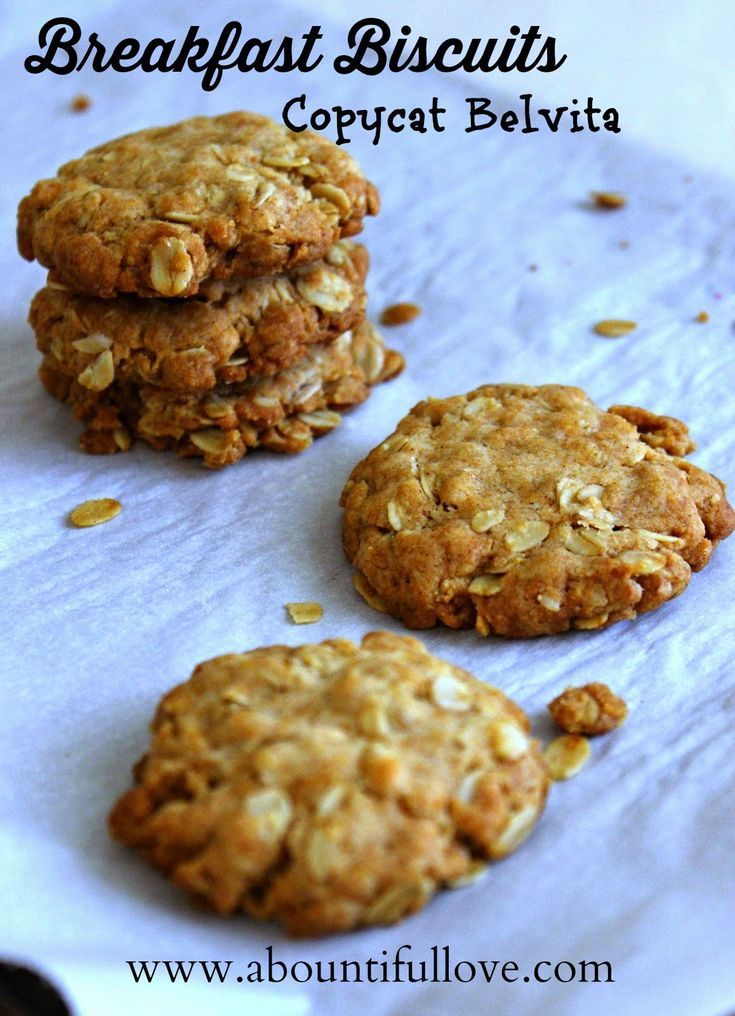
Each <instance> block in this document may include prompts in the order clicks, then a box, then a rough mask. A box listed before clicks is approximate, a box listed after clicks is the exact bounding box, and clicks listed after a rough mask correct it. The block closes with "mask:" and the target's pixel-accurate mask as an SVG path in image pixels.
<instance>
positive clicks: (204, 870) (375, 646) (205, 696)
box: [110, 632, 549, 936]
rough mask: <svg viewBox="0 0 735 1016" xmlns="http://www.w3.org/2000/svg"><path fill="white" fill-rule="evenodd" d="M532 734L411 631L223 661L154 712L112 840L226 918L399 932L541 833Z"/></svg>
mask: <svg viewBox="0 0 735 1016" xmlns="http://www.w3.org/2000/svg"><path fill="white" fill-rule="evenodd" d="M528 732H529V723H528V719H527V717H526V716H525V714H524V713H523V712H522V711H521V710H520V709H519V708H518V707H517V706H516V705H515V704H514V703H512V702H511V701H510V700H509V699H507V698H506V697H505V695H503V693H502V692H500V691H499V690H498V689H496V688H493V687H491V686H490V685H488V684H485V683H484V682H481V681H478V680H476V679H475V678H474V677H472V676H471V675H470V674H468V673H467V672H466V671H463V670H460V669H459V668H457V667H454V666H452V665H451V664H449V663H446V662H445V661H443V660H440V659H438V658H437V657H435V656H431V655H430V654H429V653H428V652H427V651H426V650H425V649H424V647H423V646H422V645H421V643H420V642H418V641H417V640H416V639H413V638H410V637H408V636H400V635H392V634H388V633H385V632H373V633H371V634H369V635H366V636H365V637H364V638H363V640H362V643H361V645H359V646H356V645H354V644H353V643H352V642H349V641H347V640H346V639H333V640H331V641H327V642H322V643H320V644H318V645H306V646H299V647H296V648H290V647H288V646H269V647H266V648H263V649H256V650H253V651H252V652H248V653H243V654H241V655H230V656H221V657H218V658H217V659H214V660H209V661H208V662H207V663H203V664H200V666H198V667H197V668H196V670H195V671H194V673H193V675H192V677H191V678H190V679H189V680H188V681H187V682H186V683H184V684H182V685H179V686H178V687H177V688H175V689H174V690H173V691H171V692H169V694H168V695H166V697H165V698H164V699H163V701H162V702H161V704H160V705H159V707H158V711H157V713H156V716H155V719H154V721H153V725H152V739H151V744H150V748H149V750H148V752H147V754H146V755H145V756H144V757H143V758H142V759H141V760H140V762H139V763H138V765H137V766H136V768H135V770H134V776H135V786H134V787H133V789H131V790H129V791H128V792H127V793H125V794H124V795H123V796H122V797H121V799H120V800H119V801H118V803H117V804H116V805H115V807H114V809H113V811H112V814H111V816H110V830H111V833H112V835H113V837H114V838H115V839H117V840H119V841H120V842H122V843H125V844H128V845H129V846H131V847H135V848H137V849H138V850H139V851H140V853H141V854H142V855H143V857H144V858H146V859H147V860H148V861H149V862H151V863H152V864H153V865H154V866H155V867H156V868H159V869H160V870H161V871H163V872H164V873H165V874H166V875H167V876H168V877H169V878H170V879H171V881H172V882H174V883H175V884H176V885H177V886H180V887H181V888H183V889H186V890H188V891H189V893H191V894H192V895H193V896H194V897H196V898H198V899H200V900H203V901H205V902H206V903H208V904H209V905H211V906H212V907H213V908H214V909H215V910H216V911H217V912H219V913H220V914H232V913H237V912H245V913H247V914H250V915H252V916H254V917H256V918H261V919H268V920H274V919H275V920H278V921H280V922H281V923H282V924H283V925H284V926H285V928H286V930H287V931H288V932H289V933H290V934H292V935H297V936H311V935H323V934H326V933H329V932H341V931H348V930H351V929H353V928H358V927H363V926H366V925H376V924H393V923H395V922H397V921H399V920H401V919H402V918H404V917H406V916H408V915H409V914H411V913H414V912H415V911H417V910H419V909H420V908H421V907H422V906H423V905H424V904H425V903H426V902H427V901H428V900H429V899H430V898H431V896H432V895H433V894H434V893H435V892H436V891H437V890H439V889H442V888H445V887H453V886H456V887H458V886H461V885H466V884H468V883H469V882H470V881H473V880H475V879H476V878H477V877H478V876H479V875H480V874H481V873H483V871H484V868H485V865H486V862H487V861H488V860H492V859H496V858H501V857H504V856H506V855H507V854H509V853H510V852H511V851H513V850H515V849H516V847H518V846H519V845H520V843H521V842H522V841H523V840H524V839H525V838H526V837H527V836H528V835H529V834H530V832H531V831H532V829H533V827H534V825H535V824H536V821H537V819H538V818H539V815H540V814H541V811H542V810H543V806H544V801H545V797H546V793H547V789H548V785H549V784H548V777H547V773H546V767H545V764H544V762H543V759H542V758H541V755H540V752H539V749H538V746H537V744H536V742H534V741H532V740H531V738H530V737H529V734H528Z"/></svg>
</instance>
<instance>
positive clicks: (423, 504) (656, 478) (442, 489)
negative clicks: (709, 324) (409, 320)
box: [341, 384, 735, 638]
mask: <svg viewBox="0 0 735 1016" xmlns="http://www.w3.org/2000/svg"><path fill="white" fill-rule="evenodd" d="M693 448H694V445H693V443H692V442H691V440H690V439H689V434H688V431H687V428H686V427H685V425H684V424H683V423H681V422H680V421H678V420H674V419H672V418H671V417H665V416H656V415H654V414H653V413H649V412H648V411H647V410H644V409H639V408H636V407H631V406H613V407H612V408H611V409H610V410H609V411H608V412H603V411H602V410H600V409H598V408H597V407H596V406H595V405H594V403H593V402H592V401H591V400H590V399H589V398H588V396H587V395H586V394H585V393H584V392H583V391H582V390H581V389H579V388H570V387H566V386H561V385H545V386H542V387H538V388H533V387H529V386H524V385H512V384H508V385H486V386H484V387H482V388H478V389H476V390H475V391H473V392H470V393H469V394H468V395H462V396H456V397H453V398H447V399H430V400H428V401H425V402H421V403H419V404H418V405H417V406H415V407H414V408H413V409H412V410H411V412H410V413H409V414H408V416H406V417H404V419H403V420H401V421H400V423H399V424H398V427H397V428H396V431H395V432H394V434H392V435H391V436H390V437H389V438H388V439H387V440H386V441H384V442H383V443H382V444H381V445H379V446H378V447H377V448H375V449H374V450H373V451H372V452H371V453H370V454H369V455H368V456H367V458H366V459H364V460H363V461H362V462H360V463H359V464H358V465H357V466H356V467H355V469H354V470H353V472H352V474H351V476H350V478H349V480H348V482H347V484H346V486H345V489H344V492H343V494H342V502H341V503H342V505H343V506H344V509H345V513H344V521H343V543H344V548H345V552H346V554H347V557H348V558H349V559H350V561H352V563H353V564H354V566H355V568H356V569H357V570H358V574H359V576H360V582H359V584H361V585H362V588H363V589H365V590H367V592H368V595H369V597H373V595H374V594H376V596H377V599H374V602H375V603H380V601H382V605H383V606H384V607H385V609H386V610H387V612H388V613H390V614H393V615H394V616H396V617H399V618H401V619H402V620H403V621H404V622H405V623H406V624H407V625H408V626H409V627H411V628H429V627H431V626H432V625H434V624H436V623H437V622H441V623H443V624H446V625H448V626H450V627H453V628H468V627H473V626H474V627H475V628H477V630H478V631H479V632H480V633H481V634H483V635H487V634H489V633H495V634H499V635H505V636H509V637H515V638H524V637H530V636H534V635H545V634H553V633H556V632H562V631H565V630H567V629H569V628H602V627H605V626H607V625H609V624H612V623H613V622H615V621H620V620H623V619H627V618H633V617H635V616H636V615H637V614H639V613H642V612H644V611H648V610H652V609H654V608H655V607H657V606H659V605H660V604H662V603H664V602H665V601H666V600H669V599H671V598H672V597H674V596H677V595H678V594H679V593H681V592H682V591H683V590H684V589H685V588H686V586H687V584H688V582H689V578H690V575H691V572H692V571H698V570H699V569H701V568H703V567H704V565H705V564H706V563H707V561H708V560H709V558H710V555H711V554H712V551H713V549H714V547H715V546H716V545H717V543H718V541H719V540H721V539H723V538H724V537H726V536H728V535H729V534H730V533H731V532H732V531H733V528H735V512H733V509H732V507H731V506H730V505H729V504H728V502H727V501H726V499H725V492H724V485H723V484H722V483H721V481H720V480H718V479H717V478H716V477H714V476H711V475H710V474H709V473H706V472H704V471H703V470H701V469H698V468H697V467H696V466H694V465H692V464H691V463H689V462H687V461H686V460H685V459H684V458H683V456H684V455H686V454H687V453H688V452H689V451H691V450H693Z"/></svg>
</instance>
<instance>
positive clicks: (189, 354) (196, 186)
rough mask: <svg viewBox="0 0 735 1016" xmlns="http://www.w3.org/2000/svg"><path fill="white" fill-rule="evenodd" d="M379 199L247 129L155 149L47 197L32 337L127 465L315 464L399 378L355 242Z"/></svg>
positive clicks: (264, 128) (34, 222) (100, 155)
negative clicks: (319, 449)
mask: <svg viewBox="0 0 735 1016" xmlns="http://www.w3.org/2000/svg"><path fill="white" fill-rule="evenodd" d="M377 210H378V195H377V191H376V190H375V188H374V187H373V185H372V184H371V183H370V182H369V181H367V180H366V179H365V178H364V176H363V175H362V173H361V171H360V169H359V167H358V166H357V164H356V163H355V162H354V160H353V159H352V158H351V157H350V156H349V155H347V154H346V153H345V152H343V151H342V150H341V149H340V148H338V147H337V146H336V145H335V144H333V143H332V142H330V141H328V140H326V139H324V138H321V137H319V136H318V135H315V134H312V133H310V132H303V133H301V134H293V133H292V132H290V131H288V130H286V128H284V127H281V126H279V125H277V124H275V123H273V122H272V121H270V120H269V119H267V118H266V117H263V116H258V115H256V114H253V113H244V112H241V113H229V114H226V115H223V116H218V117H211V118H210V117H195V118H194V119H191V120H187V121H184V122H183V123H180V124H176V125H174V126H171V127H164V128H155V129H151V130H144V131H140V132H138V133H136V134H131V135H128V136H126V137H123V138H119V139H117V140H115V141H111V142H108V143H107V144H104V145H101V146H99V147H98V148H95V149H93V150H92V151H90V152H88V153H87V154H86V155H84V156H82V157H81V158H80V159H76V160H73V161H72V162H69V163H67V164H66V165H64V166H62V167H61V169H60V170H59V172H58V174H57V176H56V177H55V178H54V179H51V180H42V181H41V182H39V183H37V184H36V186H35V187H34V188H33V190H32V191H31V193H30V194H29V195H28V196H27V197H25V198H24V199H23V201H22V202H21V204H20V208H19V214H18V245H19V248H20V251H21V254H22V255H23V256H24V257H26V258H28V259H33V258H35V259H37V260H38V261H39V262H40V263H41V264H43V265H45V266H46V267H47V268H49V269H50V275H49V280H48V284H47V286H46V287H45V288H44V289H43V290H41V292H40V293H38V294H37V295H36V297H35V299H34V301H33V306H32V310H31V323H32V325H33V327H34V329H35V331H36V335H37V338H38V345H39V348H40V349H41V351H42V352H43V353H44V362H43V365H42V368H41V376H42V380H43V381H44V384H45V385H46V387H47V388H48V389H49V390H50V391H51V392H52V393H53V394H55V395H57V396H58V397H60V398H63V399H65V400H67V401H69V402H71V403H72V405H73V406H74V408H75V412H76V414H77V416H79V417H80V418H81V419H83V420H85V422H86V423H87V431H86V433H85V435H84V437H83V439H82V445H83V447H85V448H86V449H87V450H88V451H94V452H110V451H115V450H118V449H126V448H127V447H129V446H130V440H131V438H130V435H131V433H132V434H137V435H138V436H140V437H142V438H143V439H144V440H146V441H147V442H148V443H149V444H152V445H153V446H154V447H175V448H176V449H177V451H178V452H179V453H180V454H183V455H203V456H204V459H205V463H206V464H208V465H224V464H226V463H228V462H232V461H236V460H237V459H238V458H240V457H241V456H242V454H244V452H245V450H246V448H247V447H254V446H257V445H266V446H268V447H272V448H277V449H279V450H284V451H296V450H301V449H302V448H303V447H307V446H308V444H310V442H311V438H312V436H313V435H314V434H318V433H323V432H325V431H326V430H330V429H332V428H333V427H334V426H336V424H337V423H338V422H339V416H338V414H337V413H336V412H335V411H334V410H335V409H336V408H343V407H346V406H349V405H353V404H355V403H356V402H360V401H362V400H363V399H364V398H365V397H366V396H367V394H368V392H369V386H370V385H372V384H374V383H377V382H378V381H381V380H384V379H385V378H387V377H390V376H393V375H394V374H396V373H398V371H399V370H400V369H401V367H402V365H403V361H402V358H401V357H400V356H399V355H398V354H396V353H392V352H391V351H389V350H386V349H385V348H384V347H383V345H382V342H381V340H380V338H379V337H378V336H377V335H376V333H375V332H374V331H373V330H372V329H371V328H370V326H369V325H367V324H366V322H365V320H364V318H365V302H366V296H365V289H364V281H365V275H366V272H367V253H366V251H365V249H364V248H363V247H361V246H360V245H356V244H353V243H350V242H349V241H348V240H346V238H347V237H350V236H352V235H354V234H355V233H358V232H359V231H360V230H361V228H362V220H363V217H364V216H365V215H372V214H375V213H376V212H377Z"/></svg>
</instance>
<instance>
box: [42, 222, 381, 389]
mask: <svg viewBox="0 0 735 1016" xmlns="http://www.w3.org/2000/svg"><path fill="white" fill-rule="evenodd" d="M367 268H368V255H367V251H366V250H365V248H364V247H363V246H362V245H361V244H353V243H350V242H349V241H348V240H340V241H339V242H338V243H336V244H334V245H333V246H332V247H330V249H329V251H328V252H327V255H326V257H325V259H324V260H323V261H317V262H316V263H315V264H313V265H307V266H305V267H304V268H297V269H294V271H292V272H290V273H288V274H283V275H271V276H266V277H264V278H260V279H228V280H226V281H224V282H215V281H211V280H210V281H209V282H205V283H204V284H203V285H202V286H201V288H200V290H199V293H198V295H197V297H195V298H192V299H190V300H163V299H160V300H156V299H151V300H140V299H139V298H138V297H135V296H121V297H120V298H119V299H117V300H102V299H100V298H98V297H89V296H87V297H85V296H77V295H76V294H74V293H72V292H71V291H70V290H68V289H66V288H64V287H60V286H59V285H58V284H57V283H55V282H51V283H50V284H49V285H47V286H46V287H45V288H44V289H42V290H41V291H40V292H39V293H37V294H36V296H35V297H34V299H33V302H32V304H31V313H30V318H29V320H30V323H31V326H32V328H33V329H34V331H35V333H36V340H37V345H38V348H39V349H40V350H41V352H42V353H44V354H46V355H48V357H49V362H51V363H54V365H55V367H56V369H57V370H59V371H61V372H62V373H63V374H70V375H71V376H73V377H76V378H77V379H78V380H79V381H80V384H81V385H82V387H85V382H86V386H87V387H90V386H91V387H92V390H94V388H95V384H96V377H97V374H98V373H99V371H98V372H97V374H96V373H95V371H94V369H93V367H94V363H95V361H97V359H98V358H99V357H100V355H101V354H104V353H105V352H106V351H107V350H109V355H108V356H104V357H103V361H106V362H108V363H109V365H110V366H111V368H112V373H113V377H114V378H115V380H117V381H131V382H133V383H134V384H138V385H142V384H154V385H159V386H160V387H162V388H166V389H167V390H168V391H173V392H196V391H206V390H207V389H210V388H214V387H215V385H217V384H218V383H231V382H235V381H244V380H246V379H247V378H250V377H257V376H261V375H264V374H275V373H276V371H278V370H282V369H283V368H284V367H288V366H290V365H291V364H293V363H296V362H297V361H298V360H300V359H301V358H302V357H304V356H305V355H306V353H307V352H308V349H309V347H310V346H311V345H312V344H314V343H324V342H329V341H331V340H332V339H336V338H337V336H339V335H341V334H342V333H343V332H346V331H348V330H349V329H350V328H353V327H355V326H356V325H358V324H360V322H361V321H362V320H363V318H364V316H365V302H366V295H365V287H364V282H365V275H366V274H367ZM108 374H109V371H108V372H107V374H105V373H103V375H102V380H104V379H105V377H106V376H107V375H108ZM105 387H107V386H106V385H105Z"/></svg>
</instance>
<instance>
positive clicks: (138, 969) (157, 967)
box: [126, 944, 615, 984]
mask: <svg viewBox="0 0 735 1016" xmlns="http://www.w3.org/2000/svg"><path fill="white" fill-rule="evenodd" d="M126 963H127V965H128V967H129V969H130V974H131V976H132V978H133V980H134V981H135V983H136V984H151V983H152V982H153V981H154V980H155V981H156V983H160V982H164V983H166V982H169V983H171V984H174V983H176V984H181V983H184V984H188V983H189V981H194V982H198V983H200V984H201V983H206V984H225V983H228V984H232V983H233V982H234V983H236V984H281V983H282V982H287V981H290V982H292V983H295V984H308V983H310V982H314V983H318V984H362V983H368V984H404V983H406V984H421V983H428V984H468V983H470V982H472V981H479V982H480V983H487V984H492V983H493V982H495V983H498V982H501V983H505V984H515V983H516V982H521V983H524V982H525V983H526V984H528V983H529V982H534V983H539V984H545V983H547V982H549V981H555V982H558V983H561V984H570V983H571V982H573V981H574V982H577V983H579V984H611V983H613V982H614V980H615V978H614V977H613V970H612V964H611V963H610V962H608V961H607V960H576V961H574V962H572V961H571V960H557V961H554V960H539V961H538V963H535V964H534V965H533V967H531V968H530V969H526V970H522V969H521V968H520V966H519V965H518V963H516V962H515V961H514V960H491V959H472V960H468V959H464V958H462V959H456V958H455V957H454V956H453V955H452V952H451V950H450V947H449V946H448V945H444V946H438V945H434V946H432V947H431V949H429V950H428V951H427V952H424V953H423V955H421V956H419V955H418V954H415V953H413V947H412V946H411V945H408V944H405V945H401V946H399V947H398V948H397V949H396V950H394V951H393V952H392V953H389V952H388V950H387V949H381V954H380V956H379V957H374V956H371V957H370V958H369V959H360V960H348V959H332V960H323V959H322V960H313V961H307V960H293V961H291V962H289V963H286V962H284V961H283V960H279V959H276V957H275V956H274V955H273V946H270V945H269V946H268V947H267V948H266V950H265V955H264V956H263V957H262V958H260V959H250V960H247V961H243V962H240V963H237V962H236V961H235V960H155V959H150V960H126Z"/></svg>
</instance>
